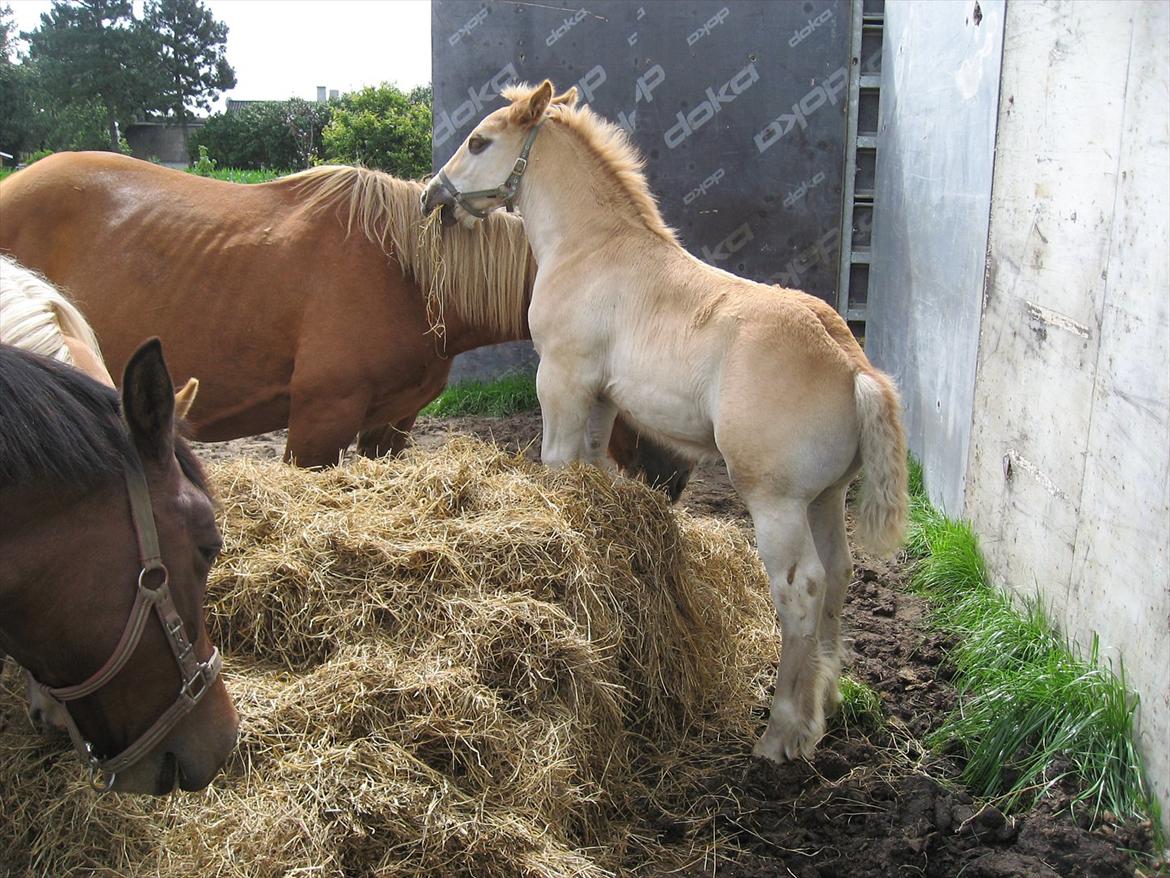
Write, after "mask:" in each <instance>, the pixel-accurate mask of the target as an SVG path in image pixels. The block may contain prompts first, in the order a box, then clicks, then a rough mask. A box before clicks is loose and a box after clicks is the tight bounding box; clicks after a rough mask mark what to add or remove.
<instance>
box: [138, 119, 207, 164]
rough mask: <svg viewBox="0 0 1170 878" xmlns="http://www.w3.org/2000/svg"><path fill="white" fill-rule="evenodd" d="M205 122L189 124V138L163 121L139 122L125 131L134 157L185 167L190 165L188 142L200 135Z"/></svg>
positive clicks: (180, 128)
mask: <svg viewBox="0 0 1170 878" xmlns="http://www.w3.org/2000/svg"><path fill="white" fill-rule="evenodd" d="M202 127H203V120H202V119H192V120H191V121H190V122H188V123H187V136H186V137H184V136H183V129H182V127H180V126H178V125H168V124H166V123H163V122H139V123H137V124H134V125H130V126H128V127H127V128H126V132H125V135H126V142H127V143H129V144H130V149H131V150H132V151H133V155H134V157H135V158H140V159H147V160H148V161H158V162H161V163H162V164H164V165H166V166H167V167H171V168H186V167H188V166H189V165H190V164H191V161H190V158H189V156H188V153H187V141H188V140H189V139H190V138H192V137H198V136H199V129H200V128H202Z"/></svg>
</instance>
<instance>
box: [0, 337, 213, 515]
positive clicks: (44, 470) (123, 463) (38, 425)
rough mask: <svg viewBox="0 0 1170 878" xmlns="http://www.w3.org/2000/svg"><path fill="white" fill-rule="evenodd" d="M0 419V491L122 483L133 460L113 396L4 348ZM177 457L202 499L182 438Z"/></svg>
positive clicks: (201, 481) (59, 366)
mask: <svg viewBox="0 0 1170 878" xmlns="http://www.w3.org/2000/svg"><path fill="white" fill-rule="evenodd" d="M0 413H2V414H0V490H7V489H12V488H20V487H25V486H27V485H31V484H37V483H41V482H49V483H72V484H77V485H93V484H97V483H99V482H102V481H104V480H106V479H109V478H112V477H115V476H119V475H121V474H122V472H123V471H124V470H125V469H126V467H127V466H129V465H131V462H132V461H133V460H134V456H135V454H136V451H135V449H134V445H133V442H132V440H131V438H130V434H129V431H128V430H127V428H126V424H125V422H124V421H123V420H122V415H121V399H120V398H119V396H118V393H117V391H115V390H113V389H112V388H109V387H106V386H105V385H104V384H100V383H99V382H97V381H94V380H93V379H92V378H90V377H89V376H88V375H85V374H84V373H82V372H81V371H80V370H78V369H75V368H74V367H72V366H68V365H65V364H63V363H59V362H57V361H56V360H51V359H49V358H47V357H42V356H39V355H37V354H32V353H29V352H27V351H22V350H19V349H17V348H14V347H12V346H10V345H0ZM175 456H176V457H177V458H178V461H179V465H180V467H181V468H182V470H183V473H184V475H186V476H187V478H188V479H189V480H190V481H191V482H192V483H193V484H195V485H196V486H197V487H198V488H199V489H200V490H201V491H203V492H204V493H208V486H207V479H206V477H205V476H204V474H203V469H202V467H201V466H200V464H199V460H198V458H196V457H195V454H194V452H192V451H191V449H190V448H189V447H188V446H187V444H186V443H185V442H184V441H183V440H182V439H181V438H176V441H175Z"/></svg>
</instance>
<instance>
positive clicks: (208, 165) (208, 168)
mask: <svg viewBox="0 0 1170 878" xmlns="http://www.w3.org/2000/svg"><path fill="white" fill-rule="evenodd" d="M215 165H216V161H215V159H213V158H212V157H211V156H209V155H208V154H207V147H206V146H200V147H199V158H198V159H196V160H195V164H193V165H192V166H191V173H192V174H195V175H196V176H199V177H210V176H211V175H212V172H214V171H215Z"/></svg>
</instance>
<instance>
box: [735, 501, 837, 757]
mask: <svg viewBox="0 0 1170 878" xmlns="http://www.w3.org/2000/svg"><path fill="white" fill-rule="evenodd" d="M748 500H749V502H748V508H749V509H750V510H751V512H752V518H753V519H754V520H755V524H756V543H757V545H758V547H759V551H760V557H761V558H762V559H763V561H764V568H765V569H766V570H767V572H768V579H769V580H770V582H771V593H772V603H773V605H774V606H775V607H776V613H777V615H778V616H779V617H780V636H781V649H780V663H779V665H778V667H777V668H776V691H775V694H774V695H773V698H772V710H771V715H770V716H769V719H768V727H767V728H766V729H765V730H764V734H763V735H762V736H761V737H760V740H759V741H757V742H756V746H755V749H754V751H753V752H754V753H755V754H756V755H757V756H763V757H765V758H767V759H772V760H774V761H776V762H782V761H784V760H785V759H794V758H796V757H798V756H809V755H810V754H811V753H812V751H813V749H814V748H815V747H816V744H817V742H818V741H819V740H820V739H821V736H822V735H823V734H824V731H825V715H824V688H825V676H826V670H827V669H826V667H825V662H824V660H823V657H822V652H821V646H820V641H819V639H818V636H817V629H818V627H819V623H820V618H821V610H822V605H823V603H824V599H825V590H826V579H827V577H826V573H825V568H824V566H823V565H822V564H821V560H820V556H819V555H818V553H817V547H816V542H815V541H814V539H813V534H812V531H811V530H810V528H809V518H808V505H807V503H805V502H804V501H801V500H793V499H782V498H777V499H775V500H772V501H771V502H766V501H765V502H761V499H760V498H758V497H753V498H748Z"/></svg>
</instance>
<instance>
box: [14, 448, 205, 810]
mask: <svg viewBox="0 0 1170 878" xmlns="http://www.w3.org/2000/svg"><path fill="white" fill-rule="evenodd" d="M125 478H126V491H127V494H128V495H129V497H130V515H131V518H132V519H133V521H134V532H135V534H136V535H137V539H138V555H139V560H140V561H141V562H142V571H141V572H140V573H139V574H138V588H137V592H136V594H135V596H134V606H133V607H132V608H131V609H130V618H129V619H128V620H127V622H126V627H125V628H124V629H123V630H122V636H121V638H120V639H119V640H118V645H117V646H115V647H114V651H113V653H111V655H110V657H109V658H108V659H107V660H106V663H105V664H104V665H102V666H101V668H99V669H98V670H97V672H96V673H94V674H93V675H92V676H91V677H89V679H87V680H85V681H84V682H82V683H78V684H77V685H75V686H60V687H56V688H53V687H49V686H45V685H44V684H43V683H41V682H40V681H38V680H35V679H34V680H33V681H32V682H33V685H35V686H36V687H37V688H38V689H39V691H40V692H41V694H43V695H44V696H46V697H47V698H48V699H50V700H51V701H54V702H56V703H57V704H59V705H61V707H62V708H64V710H63V711H62V713H63V714H64V716H65V724H66V728H67V730H68V732H69V737H70V739H72V741H73V746H74V748H75V749H76V750H77V753H78V755H79V756H80V757H81V760H82V762H83V763H85V765H86V767H87V769H88V770H89V780H90V784H91V785H92V786H93V787H94V789H96V790H98V791H99V792H107V791H109V790H110V788H111V787H113V785H114V781H115V780H116V778H117V774H118V772H119V771H123V770H125V769H126V768H128V767H130V766H131V765H133V764H134V763H136V762H138V761H139V760H140V759H142V758H143V757H144V756H146V755H147V754H148V753H149V752H150V751H151V750H153V749H154V748H155V747H157V746H158V744H159V742H161V741H162V739H163V738H165V737H166V736H167V735H168V734H169V733H170V731H171V730H172V729H173V728H174V727H175V726H176V725H177V724H178V722H179V721H180V720H181V719H182V718H183V717H184V716H186V715H187V714H188V713H190V712H191V711H192V710H194V708H195V705H197V704H198V703H199V702H200V701H201V700H202V699H203V696H204V695H205V694H207V691H208V690H209V689H210V688H211V684H212V683H213V682H215V679H216V677H218V676H219V672H220V669H221V668H222V667H223V660H222V659H221V658H220V655H219V650H217V649H215V648H214V647H213V648H212V650H211V656H210V657H209V658H208V659H207V661H205V662H201V661H199V660H198V659H196V658H195V647H194V644H192V643H191V642H190V640H188V638H187V632H186V631H185V630H184V627H183V620H182V618H181V617H180V616H179V612H178V610H177V609H176V608H175V603H174V600H173V599H172V597H171V587H170V574H169V573H168V571H167V568H166V565H165V564H163V561H162V555H161V553H160V551H159V545H158V531H157V529H156V528H155V523H154V512H153V509H152V507H151V503H150V488H149V487H148V486H147V484H146V476H145V474H144V473H143V471H142V463H141V461H139V459H138V457H137V455H135V456H134V459H133V461H132V465H130V466H128V467H127V469H126V472H125ZM152 610H153V611H154V613H155V615H156V616H158V620H159V622H160V623H161V624H162V627H163V633H164V634H165V636H166V641H167V644H168V645H169V646H170V648H171V652H172V653H173V655H174V657H175V661H176V662H177V663H178V665H179V674H180V678H181V680H182V683H181V685H180V687H179V694H178V696H177V698H176V699H175V701H174V702H173V703H172V704H171V706H170V707H169V708H168V709H167V710H166V711H165V712H164V713H163V714H162V716H160V717H159V718H158V719H157V720H155V721H154V723H153V724H151V726H150V728H148V729H147V730H146V731H145V732H143V733H142V734H141V735H139V736H138V738H137V740H135V741H134V742H133V743H132V744H130V746H128V747H127V748H126V749H125V750H123V751H122V752H121V753H119V754H117V755H116V756H113V757H111V758H109V759H99V758H98V757H97V756H96V755H95V754H94V751H93V746H92V745H91V744H90V743H89V742H88V741H86V740H85V737H84V736H83V735H82V734H81V730H80V729H78V727H77V723H76V722H74V720H73V717H72V716H71V715H70V713H69V710H68V708H65V703H66V702H69V701H77V700H78V699H80V698H85V697H86V696H88V695H92V694H93V693H94V692H97V691H98V690H99V689H101V688H102V687H103V686H105V685H106V684H108V683H109V682H110V681H111V680H112V679H114V677H116V676H117V675H118V672H119V671H121V670H122V668H123V667H124V666H125V664H126V662H127V661H129V659H130V657H131V656H132V655H133V654H134V651H135V650H136V649H137V648H138V644H139V642H140V641H141V639H142V632H143V630H144V629H145V628H146V623H147V621H148V620H149V618H150V614H151V611H152Z"/></svg>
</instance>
